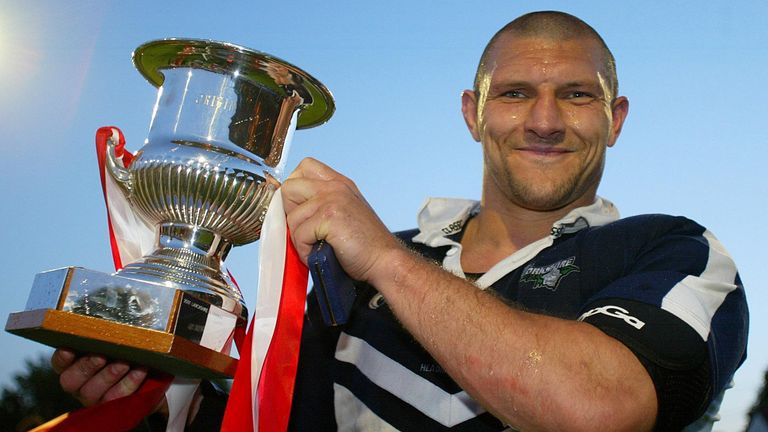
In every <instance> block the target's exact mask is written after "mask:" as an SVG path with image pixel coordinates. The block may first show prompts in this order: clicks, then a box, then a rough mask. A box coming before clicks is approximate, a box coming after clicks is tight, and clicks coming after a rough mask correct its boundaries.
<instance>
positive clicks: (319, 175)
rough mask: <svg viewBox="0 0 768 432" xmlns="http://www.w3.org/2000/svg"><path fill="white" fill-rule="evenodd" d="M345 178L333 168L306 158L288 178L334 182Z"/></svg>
mask: <svg viewBox="0 0 768 432" xmlns="http://www.w3.org/2000/svg"><path fill="white" fill-rule="evenodd" d="M340 177H344V176H342V175H341V174H339V173H338V172H336V171H334V170H333V168H331V167H329V166H328V165H326V164H324V163H322V162H320V161H319V160H317V159H313V158H309V157H308V158H304V159H302V161H301V162H299V165H298V166H297V167H296V169H295V170H293V172H292V173H291V175H289V176H288V179H292V178H310V179H316V180H334V179H338V178H340Z"/></svg>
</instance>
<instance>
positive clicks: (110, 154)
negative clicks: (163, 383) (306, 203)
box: [6, 39, 334, 378]
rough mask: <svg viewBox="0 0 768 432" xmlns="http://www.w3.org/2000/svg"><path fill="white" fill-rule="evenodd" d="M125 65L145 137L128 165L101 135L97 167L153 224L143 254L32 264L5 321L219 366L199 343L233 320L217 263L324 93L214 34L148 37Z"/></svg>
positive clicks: (126, 352)
mask: <svg viewBox="0 0 768 432" xmlns="http://www.w3.org/2000/svg"><path fill="white" fill-rule="evenodd" d="M133 62H134V64H135V66H136V68H137V69H138V70H139V72H141V74H142V75H143V76H144V77H145V78H146V79H147V80H148V81H149V82H150V83H151V84H153V85H154V86H156V87H158V89H159V90H158V97H157V102H156V104H155V107H154V111H153V115H152V122H151V124H150V130H149V134H148V137H147V140H146V141H145V144H144V146H143V147H141V149H140V150H139V151H138V152H137V153H136V154H135V156H134V157H133V159H132V161H130V163H125V161H124V157H123V149H122V147H121V146H120V145H119V142H118V140H117V139H116V138H112V139H109V140H108V144H107V147H106V157H105V167H104V170H105V173H106V174H105V175H106V176H108V177H109V182H110V184H112V185H115V189H116V190H117V193H118V194H120V195H121V196H122V198H124V201H125V202H126V203H127V204H128V205H129V206H130V208H131V209H132V210H133V211H134V212H135V214H136V215H137V217H138V218H140V219H142V221H143V222H144V223H146V224H147V225H149V226H152V227H154V231H155V245H154V250H153V251H152V252H150V253H149V254H146V255H144V256H142V257H141V258H140V259H138V260H133V261H132V262H128V263H124V264H125V266H124V267H123V268H122V269H120V270H119V271H117V272H116V273H113V274H109V273H102V272H98V271H94V270H88V269H84V268H80V267H67V268H62V269H57V270H51V271H47V272H42V273H39V274H38V275H37V276H36V277H35V279H34V282H33V287H32V290H31V292H30V295H29V299H28V301H27V304H26V306H25V310H24V311H22V312H17V313H13V314H11V315H10V316H9V318H8V322H7V324H6V330H7V331H9V332H11V333H14V334H18V335H20V336H23V337H26V338H29V339H32V340H36V341H39V342H42V343H44V344H47V345H51V346H54V347H69V348H73V349H76V350H82V351H84V352H98V353H103V354H105V355H107V356H112V357H116V358H124V359H128V360H131V361H134V362H137V363H140V364H145V365H148V366H150V367H153V368H157V369H160V370H166V371H169V372H171V373H173V374H175V375H180V376H192V377H201V378H211V377H222V376H232V375H233V374H234V370H235V366H236V360H234V359H233V358H232V357H230V356H229V355H228V353H227V352H226V351H225V352H219V351H217V350H214V349H209V348H206V347H205V346H204V345H205V344H203V343H202V341H204V340H205V339H206V338H207V337H209V333H210V331H209V330H210V328H211V327H213V326H222V325H223V326H225V327H226V326H230V327H231V328H237V327H240V328H242V327H244V326H245V323H246V321H247V317H248V314H247V311H246V307H245V302H244V301H243V297H242V295H241V294H240V291H239V290H238V288H237V287H236V285H235V284H234V282H233V281H232V279H231V278H230V276H229V274H228V273H227V272H226V271H223V269H222V263H223V261H224V259H225V258H226V256H227V254H228V253H229V251H230V249H231V248H232V247H233V246H238V245H243V244H247V243H250V242H253V241H255V240H257V239H258V238H259V235H260V230H261V224H262V222H263V219H264V215H265V213H266V209H267V206H268V204H269V202H270V199H271V197H272V195H273V193H274V192H275V190H276V189H277V187H279V184H280V183H279V179H280V178H281V175H282V171H283V167H284V163H285V156H286V153H287V151H288V147H289V143H290V140H291V136H292V133H293V130H294V129H303V128H310V127H313V126H317V125H320V124H322V123H324V122H326V121H327V120H328V119H329V118H330V117H331V115H332V114H333V111H334V103H333V98H332V96H331V93H330V92H329V91H328V90H327V89H326V88H325V86H323V85H322V84H321V83H320V82H319V81H317V80H316V79H314V78H313V77H312V76H310V75H309V74H307V73H306V72H304V71H303V70H301V69H299V68H297V67H296V66H293V65H291V64H290V63H287V62H285V61H283V60H281V59H278V58H276V57H273V56H270V55H268V54H265V53H261V52H258V51H254V50H251V49H247V48H244V47H241V46H237V45H232V44H228V43H221V42H213V41H207V40H194V39H167V40H159V41H152V42H149V43H146V44H144V45H142V46H140V47H139V48H137V49H136V51H135V52H134V53H133ZM230 333H231V332H230Z"/></svg>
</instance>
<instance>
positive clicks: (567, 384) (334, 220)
mask: <svg viewBox="0 0 768 432" xmlns="http://www.w3.org/2000/svg"><path fill="white" fill-rule="evenodd" d="M283 198H284V201H285V202H286V212H287V213H288V222H289V226H290V228H291V230H292V235H293V240H294V244H295V245H296V246H297V249H298V250H299V253H300V255H301V256H303V257H306V255H307V254H308V252H309V248H310V247H311V245H312V244H313V243H314V242H316V241H317V240H319V239H326V241H328V242H329V243H331V244H332V245H333V247H334V249H335V250H336V253H337V255H338V257H339V260H340V262H341V263H342V265H343V266H344V268H345V270H346V271H347V272H348V273H349V274H350V275H351V276H352V277H353V278H355V279H358V280H363V281H366V282H368V283H370V284H372V285H373V286H375V287H376V288H377V289H378V290H379V291H380V292H381V293H382V295H384V297H385V298H386V300H387V303H388V304H389V306H390V308H391V309H392V310H393V311H394V313H395V314H396V316H397V317H398V319H399V320H400V321H401V322H402V323H403V325H404V326H405V327H406V329H407V330H408V331H409V332H410V333H411V334H413V336H414V337H415V338H416V339H417V340H419V342H420V343H421V344H422V345H423V346H424V347H425V348H426V349H427V350H428V351H429V352H430V353H431V354H432V355H433V356H434V357H435V359H436V360H437V361H438V362H439V363H440V364H441V366H442V367H443V368H444V369H445V370H446V371H447V372H448V373H449V374H450V375H451V376H452V377H453V378H454V379H455V380H456V381H457V383H459V385H461V386H462V387H463V388H464V389H465V390H466V391H467V392H469V393H470V394H471V395H472V396H473V397H475V398H476V399H477V400H478V401H479V402H480V403H482V404H483V405H484V406H485V407H486V408H487V409H488V410H489V411H491V412H493V413H494V414H495V415H496V416H498V417H499V418H501V419H502V420H504V421H505V422H507V423H509V424H510V425H512V426H515V427H517V428H520V429H523V430H583V429H586V430H594V429H595V428H596V427H602V428H605V429H607V430H617V431H618V430H632V431H638V430H649V429H651V428H652V426H653V423H654V420H655V417H656V409H657V408H656V395H655V391H654V387H653V383H652V381H651V379H650V377H649V376H648V374H647V372H646V371H645V369H644V368H643V366H642V365H641V364H640V362H639V361H638V360H637V358H636V357H635V356H634V355H633V354H632V353H631V352H630V351H629V350H628V349H627V348H626V347H625V346H624V345H622V344H621V343H619V342H618V341H616V340H615V339H613V338H611V337H609V336H607V335H605V334H604V333H602V332H601V331H599V330H598V329H596V328H595V327H593V326H591V325H589V324H585V323H580V322H573V321H567V320H561V319H557V318H552V317H547V316H542V315H537V314H531V313H527V312H523V311H520V310H517V309H515V308H514V307H510V306H509V305H506V304H504V303H502V302H501V301H500V300H498V299H496V298H495V297H493V296H492V295H491V294H489V293H486V292H482V291H480V290H478V289H477V288H476V287H474V286H473V285H471V284H469V283H467V282H465V281H464V280H462V279H459V278H456V277H454V276H452V275H450V274H448V273H447V272H445V271H443V270H442V269H440V268H438V267H436V266H434V265H433V264H431V263H428V262H426V261H424V260H423V259H421V258H420V257H418V256H415V255H414V254H412V253H411V252H409V251H408V250H406V249H405V248H404V247H403V246H402V245H401V244H400V243H399V242H398V241H397V240H396V239H395V238H394V237H392V236H391V235H390V234H389V232H388V231H387V230H386V228H385V227H384V226H383V224H382V223H381V222H380V221H379V220H378V218H377V217H376V215H375V214H374V213H373V212H372V211H371V209H370V208H369V206H368V205H367V203H365V200H364V199H363V198H362V196H361V195H360V193H359V191H357V189H356V187H355V186H354V184H352V183H351V182H350V181H349V180H348V179H346V178H343V177H342V176H340V175H339V174H338V173H335V172H333V171H332V170H330V168H328V167H325V166H324V165H322V164H319V163H318V162H316V161H312V160H308V161H304V162H302V164H301V165H300V166H299V168H298V169H297V171H296V172H295V173H294V174H293V175H292V176H291V178H290V179H289V180H287V181H286V182H285V184H284V185H283Z"/></svg>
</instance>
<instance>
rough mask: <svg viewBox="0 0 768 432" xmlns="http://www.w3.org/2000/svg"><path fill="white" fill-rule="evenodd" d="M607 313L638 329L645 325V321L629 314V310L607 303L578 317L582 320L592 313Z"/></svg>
mask: <svg viewBox="0 0 768 432" xmlns="http://www.w3.org/2000/svg"><path fill="white" fill-rule="evenodd" d="M597 314H602V315H607V316H609V317H613V318H618V319H621V320H624V322H625V323H627V324H629V325H631V326H632V327H634V328H636V329H638V330H640V329H641V328H643V327H644V326H645V323H644V322H643V321H640V320H639V319H637V318H635V317H633V316H632V315H629V311H628V310H626V309H624V308H622V307H618V306H613V305H608V306H602V307H597V308H594V309H592V310H590V311H588V312H585V313H584V315H582V316H580V317H579V321H584V320H585V319H586V318H588V317H591V316H592V315H597Z"/></svg>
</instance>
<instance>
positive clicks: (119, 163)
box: [106, 128, 133, 197]
mask: <svg viewBox="0 0 768 432" xmlns="http://www.w3.org/2000/svg"><path fill="white" fill-rule="evenodd" d="M106 153H107V154H106V168H107V172H108V173H109V175H110V176H111V177H112V178H113V179H115V181H116V182H117V184H118V185H119V186H120V189H122V191H123V192H124V193H125V195H126V197H128V196H130V195H131V192H132V191H133V187H132V183H131V171H130V170H129V169H128V168H125V167H124V166H123V154H124V153H125V150H124V149H123V148H122V146H121V145H120V132H119V131H118V130H117V129H115V128H112V136H110V137H109V138H108V139H107V152H106ZM118 154H120V156H118Z"/></svg>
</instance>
